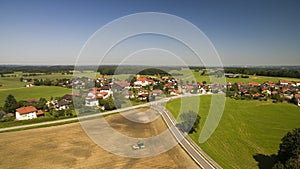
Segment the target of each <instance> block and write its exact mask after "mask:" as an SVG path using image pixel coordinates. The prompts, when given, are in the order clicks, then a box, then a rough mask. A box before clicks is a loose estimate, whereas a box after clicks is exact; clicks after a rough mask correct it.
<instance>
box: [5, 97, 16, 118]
mask: <svg viewBox="0 0 300 169" xmlns="http://www.w3.org/2000/svg"><path fill="white" fill-rule="evenodd" d="M17 107H18V103H17V100H16V99H15V97H14V96H13V95H11V94H9V95H8V96H7V98H6V100H5V104H4V107H3V108H4V110H5V111H6V112H7V113H14V112H15V110H16V108H17Z"/></svg>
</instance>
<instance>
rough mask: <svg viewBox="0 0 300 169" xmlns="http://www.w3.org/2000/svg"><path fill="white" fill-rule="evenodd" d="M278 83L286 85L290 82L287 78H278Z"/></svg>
mask: <svg viewBox="0 0 300 169" xmlns="http://www.w3.org/2000/svg"><path fill="white" fill-rule="evenodd" d="M279 83H280V84H281V85H288V84H289V83H291V82H289V81H288V80H279Z"/></svg>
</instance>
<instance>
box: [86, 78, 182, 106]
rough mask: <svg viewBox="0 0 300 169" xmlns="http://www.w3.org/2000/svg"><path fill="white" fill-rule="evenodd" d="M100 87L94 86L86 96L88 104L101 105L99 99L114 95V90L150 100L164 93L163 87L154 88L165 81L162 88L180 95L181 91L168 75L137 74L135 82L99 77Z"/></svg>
mask: <svg viewBox="0 0 300 169" xmlns="http://www.w3.org/2000/svg"><path fill="white" fill-rule="evenodd" d="M97 83H98V86H99V87H95V88H92V89H91V90H90V91H89V93H88V94H87V97H86V98H85V105H86V106H99V101H98V100H99V99H106V98H108V97H110V96H112V95H113V92H118V93H121V94H122V95H123V96H124V98H126V99H137V100H141V101H146V100H149V99H150V98H153V97H159V96H162V95H163V94H164V91H163V90H161V89H153V86H157V85H158V84H160V83H163V84H164V86H163V88H162V89H166V88H167V89H168V90H167V93H168V94H170V95H178V94H180V91H179V90H178V89H177V87H175V86H177V81H176V80H175V79H174V78H169V77H167V76H165V77H162V78H157V77H155V76H148V77H140V76H139V75H137V78H136V80H135V81H134V82H133V84H130V83H129V82H127V81H113V82H112V80H111V79H109V78H98V79H97V80H96V84H97Z"/></svg>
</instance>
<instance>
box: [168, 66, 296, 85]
mask: <svg viewBox="0 0 300 169" xmlns="http://www.w3.org/2000/svg"><path fill="white" fill-rule="evenodd" d="M170 73H171V74H172V73H173V74H182V75H177V76H176V75H174V76H173V77H174V78H178V79H182V81H183V82H186V81H189V82H191V81H192V80H194V81H196V82H203V81H206V82H207V83H210V76H208V75H204V76H203V75H201V73H202V71H200V72H195V71H194V70H189V69H182V70H180V71H177V70H172V71H171V72H170ZM248 76H249V78H241V77H239V78H225V79H226V82H231V83H237V82H244V83H249V82H258V83H260V84H262V83H264V82H266V81H272V82H275V83H277V82H278V81H279V80H281V79H285V80H289V81H295V82H298V81H300V79H298V78H289V77H272V76H255V75H248Z"/></svg>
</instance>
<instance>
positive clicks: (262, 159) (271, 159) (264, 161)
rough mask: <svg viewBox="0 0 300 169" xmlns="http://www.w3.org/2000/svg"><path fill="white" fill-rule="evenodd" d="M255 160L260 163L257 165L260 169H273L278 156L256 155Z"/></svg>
mask: <svg viewBox="0 0 300 169" xmlns="http://www.w3.org/2000/svg"><path fill="white" fill-rule="evenodd" d="M253 158H254V159H255V160H256V161H257V162H258V164H257V165H258V167H259V169H272V167H273V165H274V163H275V160H276V155H275V154H272V155H264V154H256V155H254V156H253Z"/></svg>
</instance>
